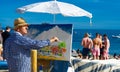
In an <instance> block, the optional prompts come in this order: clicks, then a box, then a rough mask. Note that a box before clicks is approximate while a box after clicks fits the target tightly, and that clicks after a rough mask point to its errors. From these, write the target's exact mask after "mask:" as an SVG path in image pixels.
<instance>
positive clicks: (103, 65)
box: [72, 59, 120, 72]
mask: <svg viewBox="0 0 120 72" xmlns="http://www.w3.org/2000/svg"><path fill="white" fill-rule="evenodd" d="M72 64H73V68H74V70H75V72H120V60H82V59H73V60H72Z"/></svg>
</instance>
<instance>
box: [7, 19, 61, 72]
mask: <svg viewBox="0 0 120 72" xmlns="http://www.w3.org/2000/svg"><path fill="white" fill-rule="evenodd" d="M27 29H28V24H27V23H26V22H25V20H24V19H23V18H17V19H15V21H14V31H13V33H11V35H10V37H9V38H8V39H7V40H6V42H5V57H6V59H7V63H8V68H9V72H31V68H30V66H31V59H30V49H33V48H34V49H39V48H41V47H44V46H48V45H50V43H52V42H55V41H58V40H59V39H58V38H57V37H53V38H51V39H50V40H44V41H43V40H40V41H36V40H32V39H30V38H27V37H25V36H24V35H25V34H27Z"/></svg>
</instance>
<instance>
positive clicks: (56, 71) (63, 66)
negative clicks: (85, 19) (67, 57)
mask: <svg viewBox="0 0 120 72" xmlns="http://www.w3.org/2000/svg"><path fill="white" fill-rule="evenodd" d="M52 65H53V69H52V71H51V72H67V70H68V67H69V66H70V63H69V61H53V64H52Z"/></svg>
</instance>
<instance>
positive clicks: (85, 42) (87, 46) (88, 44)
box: [81, 33, 93, 59]
mask: <svg viewBox="0 0 120 72" xmlns="http://www.w3.org/2000/svg"><path fill="white" fill-rule="evenodd" d="M81 45H82V46H83V51H82V55H83V59H88V56H89V53H90V52H91V49H92V47H93V42H92V39H91V38H89V34H88V33H85V35H84V38H83V39H82V42H81Z"/></svg>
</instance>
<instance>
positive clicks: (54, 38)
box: [50, 37, 59, 43]
mask: <svg viewBox="0 0 120 72" xmlns="http://www.w3.org/2000/svg"><path fill="white" fill-rule="evenodd" d="M57 41H59V39H58V37H52V38H51V39H50V42H51V43H52V42H57Z"/></svg>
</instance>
